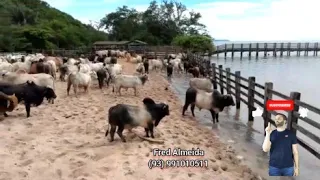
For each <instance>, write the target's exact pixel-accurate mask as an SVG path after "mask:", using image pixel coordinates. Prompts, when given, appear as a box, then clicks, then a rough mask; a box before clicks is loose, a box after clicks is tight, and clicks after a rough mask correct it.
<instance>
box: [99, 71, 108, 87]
mask: <svg viewBox="0 0 320 180" xmlns="http://www.w3.org/2000/svg"><path fill="white" fill-rule="evenodd" d="M97 76H98V82H99V88H100V89H102V87H103V84H104V82H106V83H107V86H108V87H109V83H110V80H111V76H110V73H109V71H108V69H100V70H98V71H97Z"/></svg>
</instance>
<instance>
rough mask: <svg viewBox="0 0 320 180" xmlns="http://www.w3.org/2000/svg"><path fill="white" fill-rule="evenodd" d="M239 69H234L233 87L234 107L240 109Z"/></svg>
mask: <svg viewBox="0 0 320 180" xmlns="http://www.w3.org/2000/svg"><path fill="white" fill-rule="evenodd" d="M240 80H241V79H240V71H236V77H235V81H236V84H235V88H236V108H237V109H240V102H241V101H240Z"/></svg>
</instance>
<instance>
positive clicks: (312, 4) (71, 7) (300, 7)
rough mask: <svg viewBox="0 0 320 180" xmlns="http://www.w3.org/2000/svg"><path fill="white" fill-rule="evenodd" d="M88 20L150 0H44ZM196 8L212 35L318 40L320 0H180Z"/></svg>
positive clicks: (237, 38)
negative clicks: (124, 6) (121, 7)
mask: <svg viewBox="0 0 320 180" xmlns="http://www.w3.org/2000/svg"><path fill="white" fill-rule="evenodd" d="M45 1H46V2H48V3H49V4H50V5H51V6H52V7H55V8H57V9H59V10H61V11H63V12H66V13H68V14H70V15H72V16H73V17H74V18H76V19H78V20H80V21H82V22H83V23H86V24H88V23H89V22H90V21H96V22H99V21H100V19H101V18H103V17H104V16H105V15H106V14H107V13H110V12H113V11H115V10H116V9H117V7H119V6H123V5H127V6H129V7H130V8H135V9H137V10H139V11H144V10H145V9H146V8H147V7H148V5H149V2H150V1H151V0H130V1H129V0H45ZM180 2H182V3H183V4H184V5H186V6H187V9H188V10H194V11H196V12H200V13H201V15H202V18H201V21H200V22H201V23H203V24H205V25H206V26H207V30H208V31H209V34H210V35H211V36H212V37H213V38H215V39H228V40H231V41H290V40H292V41H314V40H320V31H319V30H320V26H319V25H318V23H319V20H320V13H319V7H320V0H196V1H195V0H193V1H192V0H180Z"/></svg>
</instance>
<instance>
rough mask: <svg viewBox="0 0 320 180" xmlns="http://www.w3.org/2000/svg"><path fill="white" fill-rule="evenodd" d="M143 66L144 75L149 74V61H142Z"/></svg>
mask: <svg viewBox="0 0 320 180" xmlns="http://www.w3.org/2000/svg"><path fill="white" fill-rule="evenodd" d="M143 66H144V70H145V71H146V73H147V74H149V60H148V59H144V60H143Z"/></svg>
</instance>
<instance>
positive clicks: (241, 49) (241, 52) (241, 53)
mask: <svg viewBox="0 0 320 180" xmlns="http://www.w3.org/2000/svg"><path fill="white" fill-rule="evenodd" d="M242 57H243V44H241V47H240V60H241V59H242Z"/></svg>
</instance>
